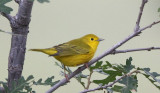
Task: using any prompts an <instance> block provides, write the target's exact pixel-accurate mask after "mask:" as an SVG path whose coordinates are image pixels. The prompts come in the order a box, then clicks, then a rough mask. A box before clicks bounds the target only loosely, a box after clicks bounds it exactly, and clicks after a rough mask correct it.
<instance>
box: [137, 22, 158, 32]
mask: <svg viewBox="0 0 160 93" xmlns="http://www.w3.org/2000/svg"><path fill="white" fill-rule="evenodd" d="M158 23H160V20H159V21H156V22H153V23H152V24H150V25H148V26H146V27H143V28H141V29H140V31H143V30H146V29H147V28H151V27H152V26H153V25H155V24H158Z"/></svg>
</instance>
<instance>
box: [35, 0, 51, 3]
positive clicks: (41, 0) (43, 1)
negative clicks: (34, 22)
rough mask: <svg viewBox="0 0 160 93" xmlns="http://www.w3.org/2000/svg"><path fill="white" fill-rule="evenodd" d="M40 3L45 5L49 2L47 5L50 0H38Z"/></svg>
mask: <svg viewBox="0 0 160 93" xmlns="http://www.w3.org/2000/svg"><path fill="white" fill-rule="evenodd" d="M37 1H38V2H39V3H45V2H47V3H49V0H37Z"/></svg>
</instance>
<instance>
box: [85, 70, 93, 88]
mask: <svg viewBox="0 0 160 93" xmlns="http://www.w3.org/2000/svg"><path fill="white" fill-rule="evenodd" d="M92 74H93V70H90V74H89V77H88V83H87V86H86V89H89V86H90V84H91V76H92Z"/></svg>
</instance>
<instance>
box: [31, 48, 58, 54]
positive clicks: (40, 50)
mask: <svg viewBox="0 0 160 93" xmlns="http://www.w3.org/2000/svg"><path fill="white" fill-rule="evenodd" d="M29 51H37V52H43V53H45V54H48V55H54V54H56V53H57V51H56V50H55V48H48V49H30V50H29Z"/></svg>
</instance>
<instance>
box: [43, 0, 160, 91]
mask: <svg viewBox="0 0 160 93" xmlns="http://www.w3.org/2000/svg"><path fill="white" fill-rule="evenodd" d="M143 1H144V0H143ZM145 1H146V0H145ZM142 3H144V2H142ZM145 3H146V2H145ZM145 3H144V4H145ZM144 4H141V7H142V6H143V5H144ZM142 8H144V7H142ZM140 13H141V12H140ZM139 15H140V14H139ZM138 20H139V22H140V19H138ZM158 23H160V22H159V21H158V22H153V23H152V24H150V25H148V26H146V27H144V28H142V29H139V28H138V29H134V32H133V33H132V34H131V35H129V36H128V37H127V38H125V39H124V40H122V41H120V42H119V43H117V44H115V45H114V46H113V47H112V48H110V49H109V50H107V51H105V52H104V53H103V54H101V55H99V56H98V57H96V58H93V59H92V60H91V61H89V62H88V66H91V65H92V64H94V63H96V62H97V61H98V60H100V59H102V58H103V57H105V56H107V55H109V54H112V53H113V51H115V49H117V48H119V47H120V46H122V45H123V44H124V43H126V42H127V41H129V40H130V39H132V38H133V37H135V36H137V35H139V34H140V33H141V32H142V31H144V30H145V29H147V28H150V27H151V26H153V25H155V24H158ZM85 69H86V66H85V65H83V66H81V67H79V68H78V69H77V70H75V71H74V72H73V73H71V74H70V75H68V79H71V78H72V77H74V76H75V75H77V74H79V73H80V72H81V71H83V70H85ZM67 82H68V81H67V80H66V79H65V78H64V79H62V80H61V81H59V82H58V83H57V84H55V85H54V86H52V87H51V88H50V89H49V90H48V91H47V92H46V93H52V92H53V91H55V90H56V89H57V88H59V87H60V86H62V85H64V84H65V83H67Z"/></svg>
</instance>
